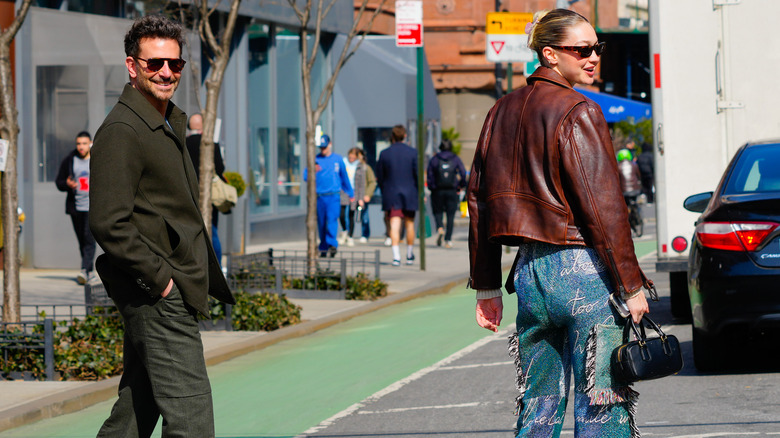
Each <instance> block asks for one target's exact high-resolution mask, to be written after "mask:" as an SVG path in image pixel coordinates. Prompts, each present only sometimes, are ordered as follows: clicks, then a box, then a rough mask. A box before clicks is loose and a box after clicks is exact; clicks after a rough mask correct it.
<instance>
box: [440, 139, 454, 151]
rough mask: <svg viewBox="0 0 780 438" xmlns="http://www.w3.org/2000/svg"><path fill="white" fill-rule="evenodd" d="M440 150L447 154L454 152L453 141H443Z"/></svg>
mask: <svg viewBox="0 0 780 438" xmlns="http://www.w3.org/2000/svg"><path fill="white" fill-rule="evenodd" d="M439 150H440V151H442V152H447V151H451V150H452V141H450V140H442V141H441V144H440V145H439Z"/></svg>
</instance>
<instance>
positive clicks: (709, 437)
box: [669, 432, 761, 438]
mask: <svg viewBox="0 0 780 438" xmlns="http://www.w3.org/2000/svg"><path fill="white" fill-rule="evenodd" d="M760 433H761V432H712V433H701V434H696V435H675V436H672V437H669V438H713V437H719V436H737V435H758V434H760Z"/></svg>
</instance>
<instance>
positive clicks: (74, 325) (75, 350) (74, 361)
mask: <svg viewBox="0 0 780 438" xmlns="http://www.w3.org/2000/svg"><path fill="white" fill-rule="evenodd" d="M110 309H113V315H112V314H111V313H104V314H103V315H90V316H87V317H86V318H84V319H83V320H80V319H74V320H73V321H71V322H70V323H68V322H67V321H62V322H60V323H59V324H58V326H59V327H63V328H64V330H57V332H56V334H55V341H54V370H55V371H57V372H59V373H60V376H61V378H62V380H69V379H73V380H100V379H105V378H107V377H111V376H114V375H117V374H120V373H121V372H122V357H123V356H122V353H123V350H122V345H123V342H124V324H123V323H122V318H120V317H119V314H118V312H117V311H116V309H115V308H113V307H111V308H110Z"/></svg>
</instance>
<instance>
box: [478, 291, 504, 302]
mask: <svg viewBox="0 0 780 438" xmlns="http://www.w3.org/2000/svg"><path fill="white" fill-rule="evenodd" d="M502 295H503V292H501V289H487V290H478V291H477V299H478V300H488V299H490V298H496V297H500V296H502Z"/></svg>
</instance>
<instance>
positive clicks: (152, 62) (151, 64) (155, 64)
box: [146, 59, 165, 71]
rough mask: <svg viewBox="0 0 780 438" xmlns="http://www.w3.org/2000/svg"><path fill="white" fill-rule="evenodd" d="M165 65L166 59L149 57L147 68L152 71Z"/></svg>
mask: <svg viewBox="0 0 780 438" xmlns="http://www.w3.org/2000/svg"><path fill="white" fill-rule="evenodd" d="M163 65H165V60H164V59H147V60H146V68H148V69H149V70H151V71H157V70H159V69H161V68H163Z"/></svg>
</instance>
